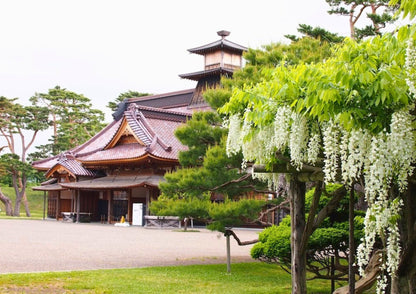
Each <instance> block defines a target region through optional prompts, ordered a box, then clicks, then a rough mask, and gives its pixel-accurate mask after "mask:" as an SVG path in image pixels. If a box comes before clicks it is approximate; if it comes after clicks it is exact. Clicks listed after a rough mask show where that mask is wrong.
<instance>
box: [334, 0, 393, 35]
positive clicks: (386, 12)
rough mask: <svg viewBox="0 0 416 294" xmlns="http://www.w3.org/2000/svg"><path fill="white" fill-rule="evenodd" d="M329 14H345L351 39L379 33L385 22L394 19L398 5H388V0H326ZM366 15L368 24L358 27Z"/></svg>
mask: <svg viewBox="0 0 416 294" xmlns="http://www.w3.org/2000/svg"><path fill="white" fill-rule="evenodd" d="M326 2H327V3H328V4H329V6H330V7H331V9H330V10H329V11H328V13H329V14H338V15H342V16H347V17H348V21H349V26H350V34H351V38H353V39H362V38H365V37H368V36H375V35H380V34H381V33H382V29H384V28H385V27H386V25H387V24H389V23H392V22H394V21H395V16H394V13H395V11H397V9H398V8H399V5H397V4H396V5H389V2H390V0H376V1H375V0H326ZM363 16H366V17H367V19H368V20H369V21H370V24H369V25H366V26H365V27H363V28H359V27H358V24H359V21H360V19H363Z"/></svg>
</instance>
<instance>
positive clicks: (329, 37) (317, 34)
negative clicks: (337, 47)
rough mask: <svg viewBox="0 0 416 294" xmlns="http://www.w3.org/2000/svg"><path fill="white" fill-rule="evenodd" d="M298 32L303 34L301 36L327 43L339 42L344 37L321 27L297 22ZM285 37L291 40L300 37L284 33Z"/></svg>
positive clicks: (297, 39) (294, 40) (296, 39)
mask: <svg viewBox="0 0 416 294" xmlns="http://www.w3.org/2000/svg"><path fill="white" fill-rule="evenodd" d="M298 32H299V33H301V34H302V35H303V38H304V37H310V38H314V39H318V40H322V41H326V42H329V43H340V42H342V40H343V39H344V37H342V36H339V35H338V34H336V33H331V32H329V31H327V30H325V29H323V28H321V27H312V26H310V25H307V24H299V27H298ZM285 37H286V38H288V39H289V40H292V41H293V42H296V41H299V40H300V38H299V37H297V36H295V35H285Z"/></svg>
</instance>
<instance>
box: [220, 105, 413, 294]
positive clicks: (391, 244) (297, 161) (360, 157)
mask: <svg viewBox="0 0 416 294" xmlns="http://www.w3.org/2000/svg"><path fill="white" fill-rule="evenodd" d="M247 117H248V116H246V119H245V120H244V122H241V120H240V119H239V118H237V117H235V116H232V117H231V118H230V128H229V132H230V133H229V140H228V144H229V145H228V146H227V150H232V151H233V152H237V151H239V150H242V151H243V155H244V158H245V159H246V160H247V161H252V162H256V163H265V162H267V161H268V160H270V158H271V157H273V156H275V152H281V153H282V154H284V153H285V152H289V154H290V160H291V164H292V165H293V166H294V167H296V168H297V169H298V170H301V169H302V164H303V163H306V162H307V163H312V164H315V163H317V161H318V156H319V154H323V155H324V159H323V162H324V165H323V171H324V175H325V179H324V180H325V182H327V183H329V182H335V181H337V180H338V181H339V179H340V178H341V179H342V181H343V182H344V184H345V185H347V186H350V185H352V184H353V183H354V182H356V181H358V180H359V178H360V177H361V176H362V175H364V179H365V192H366V200H367V202H368V205H369V208H368V210H367V214H366V217H365V220H364V224H365V238H363V239H362V240H361V241H362V243H361V244H360V246H359V247H358V254H357V257H358V262H357V264H358V265H359V267H360V273H361V274H364V268H365V266H366V265H367V263H368V260H369V258H370V255H371V253H372V250H373V247H374V244H375V241H376V238H377V237H379V238H382V239H383V240H384V242H386V249H387V251H386V255H385V256H384V257H383V260H384V261H385V263H383V267H384V269H385V270H386V271H387V273H388V274H390V275H391V276H394V275H395V272H396V270H397V265H398V263H399V257H400V252H401V247H400V235H399V230H398V225H397V219H398V215H399V213H400V207H401V205H402V202H401V201H400V200H398V199H393V200H392V199H390V198H389V190H390V188H391V187H392V185H393V184H396V185H397V186H398V187H399V188H400V190H401V191H403V190H404V189H405V188H406V186H407V178H408V176H409V175H411V174H412V172H413V167H412V166H411V163H412V162H414V161H415V159H416V156H415V152H414V150H415V143H414V142H415V138H414V135H413V130H412V117H411V115H410V114H409V111H407V110H402V111H398V112H396V113H394V114H393V115H392V119H391V125H390V131H389V132H387V131H386V130H384V131H382V132H380V133H378V134H376V135H370V133H369V132H368V131H367V130H362V129H357V130H354V129H353V130H350V131H347V130H345V129H344V128H342V126H341V125H340V124H339V123H337V122H336V121H333V120H331V121H329V122H327V123H325V124H324V125H323V127H322V128H323V131H322V137H323V138H322V140H321V138H320V136H319V135H318V132H312V131H311V129H312V128H310V127H308V121H307V120H306V118H305V117H302V116H300V115H299V114H297V113H294V112H292V111H291V110H290V109H289V108H287V107H281V108H279V109H277V112H276V115H275V121H274V124H273V126H272V127H264V128H259V129H256V128H254V127H253V125H252V123H251V122H250V121H249V120H248V119H247ZM238 126H239V127H238ZM232 132H234V133H232ZM230 138H231V139H230ZM247 138H250V139H249V140H248V139H247ZM321 142H322V144H321ZM253 176H254V177H256V178H259V179H263V180H265V181H268V182H269V184H270V186H273V185H274V186H277V180H278V178H277V177H276V174H254V175H253ZM339 176H340V178H339ZM274 181H276V182H274ZM383 281H385V277H384V276H380V277H379V286H378V287H379V291H380V293H381V292H382V291H383V289H384V286H383V285H385V282H383Z"/></svg>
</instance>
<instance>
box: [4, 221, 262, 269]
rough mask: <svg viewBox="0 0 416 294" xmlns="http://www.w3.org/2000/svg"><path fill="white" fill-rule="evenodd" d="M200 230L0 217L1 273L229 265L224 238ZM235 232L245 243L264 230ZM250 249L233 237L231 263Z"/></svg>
mask: <svg viewBox="0 0 416 294" xmlns="http://www.w3.org/2000/svg"><path fill="white" fill-rule="evenodd" d="M198 230H199V232H187V233H185V232H178V231H174V230H168V229H163V230H161V229H146V228H143V227H136V226H134V227H133V226H131V227H116V226H113V225H107V224H94V223H91V224H75V223H64V222H57V221H50V220H47V221H42V220H19V219H16V220H15V219H13V220H7V219H0V248H1V250H2V254H1V257H0V274H2V273H19V272H39V271H67V270H92V269H109V268H131V267H146V266H157V265H182V264H203V263H225V261H226V248H225V246H226V245H225V237H224V236H223V234H220V233H218V232H211V231H209V230H205V229H198ZM236 232H237V234H238V235H239V237H240V239H241V240H242V241H245V240H252V239H255V238H257V237H258V232H259V231H256V230H236ZM251 247H252V245H250V246H238V244H237V242H235V240H234V239H232V241H231V256H232V262H236V261H251V260H252V259H251V258H250V249H251Z"/></svg>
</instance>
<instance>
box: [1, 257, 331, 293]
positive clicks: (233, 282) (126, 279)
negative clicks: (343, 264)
mask: <svg viewBox="0 0 416 294" xmlns="http://www.w3.org/2000/svg"><path fill="white" fill-rule="evenodd" d="M307 286H308V293H330V283H329V281H321V280H313V281H309V282H308V285H307ZM290 291H291V277H290V275H289V274H288V273H286V272H284V271H283V270H282V269H280V268H279V267H278V266H276V265H273V264H266V263H238V264H233V265H232V274H227V273H226V266H225V265H224V264H216V265H191V266H175V267H149V268H138V269H114V270H96V271H78V272H76V271H74V272H50V273H32V274H6V275H0V293H129V294H130V293H282V294H283V293H284V294H286V293H290Z"/></svg>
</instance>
